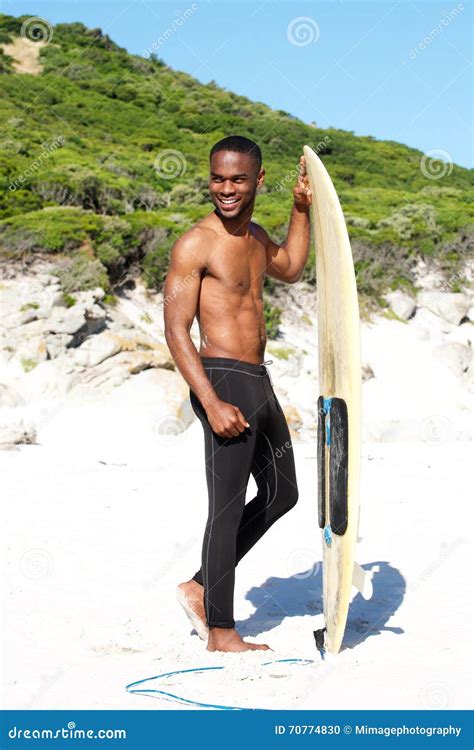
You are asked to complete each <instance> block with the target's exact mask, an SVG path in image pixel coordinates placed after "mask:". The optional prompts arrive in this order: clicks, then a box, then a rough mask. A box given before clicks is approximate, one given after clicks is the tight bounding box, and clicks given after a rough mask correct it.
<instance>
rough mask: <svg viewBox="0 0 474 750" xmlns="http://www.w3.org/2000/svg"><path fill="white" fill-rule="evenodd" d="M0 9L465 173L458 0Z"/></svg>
mask: <svg viewBox="0 0 474 750" xmlns="http://www.w3.org/2000/svg"><path fill="white" fill-rule="evenodd" d="M186 10H188V11H189V13H188V14H187V16H188V17H187V18H185V19H184V20H182V22H181V24H180V25H179V26H177V24H176V21H177V19H183V18H184V16H183V14H184V13H185V11H186ZM2 12H4V13H8V14H10V15H21V14H30V15H35V16H42V17H44V18H46V19H47V20H49V21H50V22H51V23H58V22H70V21H82V22H83V23H85V24H86V25H87V26H90V27H100V28H101V29H102V30H103V31H104V32H106V33H107V34H109V36H110V37H111V38H112V39H113V40H114V41H116V42H117V43H118V44H120V45H121V46H123V47H125V48H126V49H128V50H129V51H130V52H133V53H136V54H144V53H145V52H146V51H147V50H150V49H152V48H153V45H155V48H156V51H157V54H158V56H159V57H161V58H162V59H163V60H164V61H165V62H166V64H167V65H170V66H171V67H172V68H175V69H177V70H183V71H186V72H187V73H190V74H191V75H193V76H194V77H195V78H197V79H198V80H199V81H201V82H203V83H208V82H209V81H210V80H215V81H216V82H217V83H218V84H219V85H220V86H223V87H224V88H226V89H228V90H231V91H234V92H236V93H238V94H242V95H244V96H247V97H249V98H250V99H253V100H257V101H261V102H264V103H265V104H268V105H270V106H271V107H273V108H274V109H283V110H286V111H287V112H290V113H291V114H293V115H296V116H297V117H299V118H301V119H302V120H303V121H305V122H311V121H315V122H316V123H317V124H318V126H321V127H328V126H333V127H337V128H341V129H344V130H352V131H354V132H355V133H356V134H358V135H373V136H375V137H376V138H381V139H388V140H393V141H399V142H401V143H406V144H408V145H410V146H414V147H416V148H419V149H420V150H422V151H424V152H429V151H432V150H436V151H440V150H441V151H444V152H446V154H447V155H449V158H450V159H452V160H453V161H454V162H455V163H457V164H461V165H463V166H467V167H472V166H473V149H472V142H473V133H472V111H471V91H472V89H471V86H472V41H471V28H472V4H471V3H470V2H468V1H467V0H463V2H458V1H457V0H447V2H446V3H440V2H430V1H429V0H422V1H421V2H420V1H419V0H418V1H416V0H415V1H414V2H409V1H408V0H391V1H390V2H377V0H371V1H369V2H359V1H358V0H326V1H325V2H316V1H314V0H311V1H310V2H299V1H298V0H286V1H285V0H239V2H234V1H233V0H230V1H227V2H225V1H224V0H196V2H194V3H193V0H184V2H179V0H176V2H168V1H162V0H128V1H127V0H94V2H85V1H84V0H61V1H60V2H52V1H50V0H36V1H34V0H31V1H30V2H23V0H3V2H2ZM173 22H175V23H174V26H173ZM167 29H170V30H171V31H170V33H169V34H168V35H167V38H166V39H164V40H163V38H162V35H163V34H164V33H165V32H166V30H167Z"/></svg>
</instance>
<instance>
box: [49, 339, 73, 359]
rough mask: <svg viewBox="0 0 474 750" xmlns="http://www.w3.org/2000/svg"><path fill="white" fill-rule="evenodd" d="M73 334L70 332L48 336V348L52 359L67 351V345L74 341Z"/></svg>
mask: <svg viewBox="0 0 474 750" xmlns="http://www.w3.org/2000/svg"><path fill="white" fill-rule="evenodd" d="M72 339H73V336H71V334H69V333H57V334H50V335H49V336H46V339H45V341H46V349H47V351H48V354H49V356H50V358H51V359H55V358H56V357H59V356H60V355H61V354H65V353H66V349H67V345H68V344H69V343H70V342H71V341H72Z"/></svg>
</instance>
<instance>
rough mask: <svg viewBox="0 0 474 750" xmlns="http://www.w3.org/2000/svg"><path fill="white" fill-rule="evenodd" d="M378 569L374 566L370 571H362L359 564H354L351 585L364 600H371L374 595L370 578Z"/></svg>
mask: <svg viewBox="0 0 474 750" xmlns="http://www.w3.org/2000/svg"><path fill="white" fill-rule="evenodd" d="M378 570H379V568H378V567H377V566H375V567H374V568H372V570H364V568H363V567H362V566H361V565H359V563H356V562H355V563H354V569H353V571H352V585H353V586H355V588H356V589H357V591H359V592H360V593H361V594H362V596H363V598H364V599H371V598H372V594H373V593H374V588H373V586H372V578H373V577H374V573H377V572H378Z"/></svg>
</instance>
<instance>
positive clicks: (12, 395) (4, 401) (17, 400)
mask: <svg viewBox="0 0 474 750" xmlns="http://www.w3.org/2000/svg"><path fill="white" fill-rule="evenodd" d="M23 404H24V400H23V399H22V397H21V396H20V394H19V393H17V392H16V391H15V390H14V389H13V388H12V387H11V385H6V384H5V383H0V406H1V407H2V408H4V407H5V406H22V405H23Z"/></svg>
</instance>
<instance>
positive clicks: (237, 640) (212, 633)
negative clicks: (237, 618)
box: [207, 628, 272, 651]
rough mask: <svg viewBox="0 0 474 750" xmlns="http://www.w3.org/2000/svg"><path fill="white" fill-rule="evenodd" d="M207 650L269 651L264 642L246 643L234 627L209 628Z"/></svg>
mask: <svg viewBox="0 0 474 750" xmlns="http://www.w3.org/2000/svg"><path fill="white" fill-rule="evenodd" d="M207 650H208V651H271V650H272V649H271V648H270V646H267V644H266V643H247V641H244V639H243V638H241V637H240V635H239V634H238V632H237V631H236V630H235V629H234V628H209V640H208V642H207Z"/></svg>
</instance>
